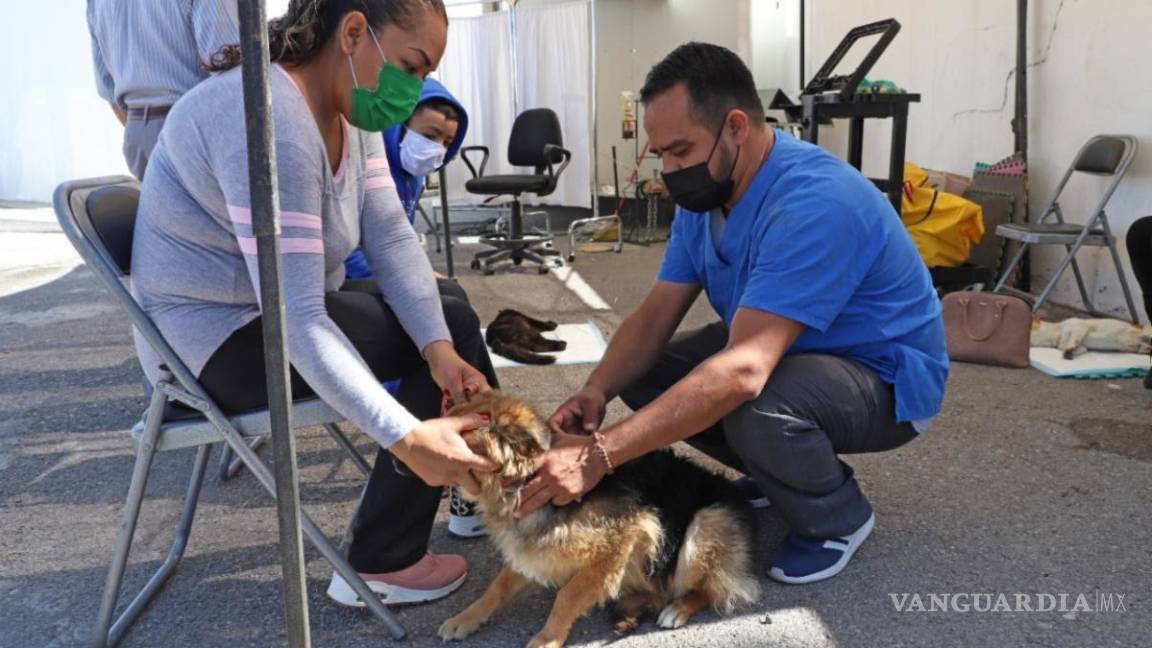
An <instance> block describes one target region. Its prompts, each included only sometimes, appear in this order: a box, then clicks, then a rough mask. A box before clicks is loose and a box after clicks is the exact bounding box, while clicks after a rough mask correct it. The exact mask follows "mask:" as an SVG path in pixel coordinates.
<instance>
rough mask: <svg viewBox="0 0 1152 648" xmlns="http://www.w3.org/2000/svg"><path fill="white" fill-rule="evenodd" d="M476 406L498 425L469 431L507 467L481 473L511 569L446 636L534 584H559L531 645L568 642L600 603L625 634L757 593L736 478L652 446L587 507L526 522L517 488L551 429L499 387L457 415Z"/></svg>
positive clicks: (747, 519) (748, 519) (540, 513)
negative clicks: (649, 621)
mask: <svg viewBox="0 0 1152 648" xmlns="http://www.w3.org/2000/svg"><path fill="white" fill-rule="evenodd" d="M468 413H482V414H487V415H488V416H489V417H490V420H491V424H490V426H489V427H488V428H486V429H481V430H476V431H473V432H469V433H467V434H466V435H465V436H464V438H465V440H466V442H467V443H468V445H469V447H471V448H472V449H473V450H474V451H475V452H477V453H478V454H482V455H484V456H487V457H490V458H492V459H493V460H495V461H496V462H497V463H499V464H500V466H501V469H500V470H499V471H498V472H496V473H492V474H483V475H478V477H479V481H480V483H481V486H482V493H481V495H480V496H479V497H478V498H477V501H478V503H479V507H480V511H481V514H482V516H483V519H484V524H485V525H486V526H487V528H488V533H489V537H490V538H491V539H492V541H493V542H494V543H495V544H496V546H497V548H499V550H500V553H501V554H502V555H503V558H504V566H503V568H502V569H501V570H500V573H499V574H498V575H497V576H496V579H495V580H494V581H493V582H492V584H491V585H489V586H488V589H487V591H485V592H484V594H483V595H482V596H481V597H480V598H479V599H477V600H476V602H475V603H473V604H472V605H470V606H468V608H467V609H465V610H464V611H463V612H461V613H460V614H458V615H456V616H454V617H452V618H451V619H448V620H447V621H445V622H444V624H443V625H441V626H440V636H441V637H442V638H443V639H445V640H449V639H463V638H465V637H467V636H469V635H471V634H472V633H474V632H476V630H477V629H479V628H480V626H481V625H483V624H484V623H485V622H487V621H488V619H489V618H491V616H492V615H493V614H495V613H496V612H497V611H498V610H500V609H501V608H503V607H504V606H505V605H507V604H508V603H509V602H510V601H511V600H512V599H513V598H514V597H515V596H516V595H517V594H519V593H520V592H522V591H524V590H525V589H527V588H528V587H529V585H531V584H533V583H535V584H539V585H543V586H545V587H549V588H557V589H558V590H559V591H558V592H557V594H556V600H555V602H554V604H553V606H552V612H551V614H549V616H548V620H547V622H546V623H545V625H544V628H543V629H541V630H540V632H539V633H537V635H536V636H535V637H533V638H532V640H531V641H530V642H529V643H528V646H529V647H530V648H540V647H548V648H558V647H559V646H562V645H563V644H564V642H565V640H566V639H567V638H568V633H569V632H570V631H571V629H572V624H573V623H574V622H575V621H576V619H578V618H579V617H581V616H582V615H584V614H585V613H586V612H588V611H589V610H590V609H591V608H592V607H593V606H596V605H600V604H605V603H612V604H613V605H614V607H615V611H616V614H617V620H616V622H615V630H616V632H617V634H621V635H622V634H626V633H628V632H630V631H632V630H633V629H635V628H636V627H637V626H638V624H639V620H640V618H641V617H643V616H644V615H646V614H652V615H655V616H657V621H658V624H659V625H660V627H662V628H679V627H680V626H682V625H684V624H685V623H686V622H687V621H688V619H690V618H691V617H692V616H693V615H694V614H696V613H697V612H699V611H701V610H703V609H704V608H707V607H712V608H715V609H716V610H717V611H719V612H721V613H731V612H732V611H733V610H735V609H736V608H737V607H739V606H742V605H749V604H752V603H754V602H755V601H756V600H757V599H758V598H759V595H760V583H759V580H758V579H757V577H756V575H755V574H756V571H755V567H754V560H753V545H754V538H755V531H754V517H753V513H752V510H751V508H750V507H749V505H748V503H747V501H746V500H745V499H744V498H742V497H741V496H740V493H739V491H737V490H736V489H735V487H734V486H733V484H732V483H731V482H729V481H728V480H727V479H725V478H723V477H721V476H719V475H715V474H713V473H711V472H709V471H707V470H705V469H704V468H702V467H700V466H697V465H696V464H693V463H691V462H689V461H688V460H686V459H683V458H681V457H678V456H676V455H674V454H673V453H672V452H670V451H661V452H655V453H651V454H649V455H646V456H645V457H642V458H640V459H637V460H635V461H632V462H630V463H628V464H625V465H623V466H621V467H620V468H619V469H617V470H616V471H615V472H614V473H613V474H611V475H608V476H607V477H605V478H604V480H603V481H601V482H600V484H598V485H597V486H596V488H594V489H593V490H592V491H591V492H590V493H588V494H587V495H585V496H584V497H583V498H582V500H581V501H579V502H575V503H572V504H570V505H568V506H564V507H554V506H552V505H550V504H549V505H546V506H544V507H542V508H540V509H539V510H537V511H535V512H533V513H531V514H529V515H527V516H525V517H524V518H522V519H519V520H518V519H515V518H514V517H513V515H512V514H513V512H514V511H515V510H516V507H517V506H518V504H519V502H520V497H519V491H520V488H521V487H522V485H523V483H524V481H525V480H527V479H528V478H529V477H530V475H531V473H532V471H533V470H534V466H535V459H536V458H537V457H538V456H539V455H541V454H542V453H544V451H545V450H547V449H548V447H549V445H550V442H551V437H552V434H551V432H550V431H549V429H548V426H547V424H546V423H545V421H544V419H543V418H542V417H540V415H539V414H537V413H536V412H535V411H534V410H533V409H532V408H531V407H530V406H528V405H527V404H525V403H524V402H523V401H521V400H518V399H516V398H512V397H510V396H506V395H503V394H501V393H499V392H489V393H486V394H481V395H479V396H477V397H475V398H474V399H473V400H472V402H470V403H468V404H466V405H462V406H460V407H457V408H455V409H454V410H452V412H451V414H453V415H457V414H468ZM513 482H514V483H515V485H513V486H507V484H509V483H513Z"/></svg>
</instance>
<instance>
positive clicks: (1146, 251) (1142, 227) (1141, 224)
mask: <svg viewBox="0 0 1152 648" xmlns="http://www.w3.org/2000/svg"><path fill="white" fill-rule="evenodd" d="M1125 243H1127V245H1128V258H1129V259H1130V261H1131V263H1132V274H1134V275H1136V281H1137V282H1139V283H1140V292H1142V293H1144V313H1145V314H1147V315H1148V319H1149V321H1152V216H1145V217H1144V218H1141V219H1138V220H1137V221H1136V222H1135V223H1132V227H1130V228H1128V236H1127V238H1126V239H1125Z"/></svg>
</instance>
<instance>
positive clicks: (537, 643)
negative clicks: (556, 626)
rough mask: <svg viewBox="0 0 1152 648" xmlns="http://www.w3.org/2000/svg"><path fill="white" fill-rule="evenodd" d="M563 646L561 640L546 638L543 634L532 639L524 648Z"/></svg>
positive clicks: (557, 647)
mask: <svg viewBox="0 0 1152 648" xmlns="http://www.w3.org/2000/svg"><path fill="white" fill-rule="evenodd" d="M563 645H564V640H563V639H557V638H555V637H547V636H545V635H544V633H543V632H541V633H540V634H538V635H536V636H535V637H532V640H531V641H529V642H528V644H527V645H526V646H525V647H524V648H562V646H563Z"/></svg>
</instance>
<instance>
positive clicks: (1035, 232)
mask: <svg viewBox="0 0 1152 648" xmlns="http://www.w3.org/2000/svg"><path fill="white" fill-rule="evenodd" d="M1135 156H1136V138H1135V137H1132V136H1130V135H1097V136H1096V137H1093V138H1092V139H1090V140H1088V143H1087V144H1085V145H1084V146H1083V147H1082V148H1081V149H1080V152H1079V153H1077V154H1076V159H1075V160H1074V161H1073V162H1072V166H1070V167H1068V171H1067V172H1066V173H1065V174H1064V179H1063V180H1061V181H1060V184H1059V186H1057V187H1056V194H1055V195H1054V196H1053V197H1052V202H1051V203H1049V205H1048V208H1047V209H1045V210H1044V214H1043V215H1042V216H1040V218H1039V220H1038V221H1037V222H1035V223H1006V224H1003V225H1000V226H998V227H997V228H996V235H997V236H1000V237H1002V238H1006V239H1010V240H1013V241H1019V242H1020V243H1021V245H1020V249H1019V250H1017V251H1016V255H1015V256H1014V257H1013V258H1012V262H1011V263H1009V264H1008V267H1007V268H1006V269H1005V270H1004V274H1003V275H1001V277H1000V280H999V281H998V282H996V288H995V291H996V292H1010V293H1014V294H1018V295H1020V296H1022V297H1025V298H1029V299H1034V302H1033V305H1032V312H1036V311H1038V310H1040V307H1041V305H1043V304H1044V300H1046V299H1047V298H1048V295H1049V294H1050V293H1051V292H1052V289H1053V288H1055V287H1056V283H1057V282H1058V281H1060V277H1061V275H1063V274H1064V271H1065V270H1067V269H1068V266H1072V272H1073V274H1075V275H1076V286H1077V287H1078V288H1079V289H1080V298H1081V299H1082V300H1083V302H1084V307H1085V309H1086V310H1087V311H1088V312H1089V313H1091V314H1092V315H1095V316H1097V317H1109V315H1107V314H1105V313H1101V312H1100V311H1098V310H1096V308H1095V307H1094V306H1093V305H1092V299H1091V297H1090V296H1089V295H1088V289H1087V288H1086V287H1085V285H1084V276H1083V275H1082V274H1081V272H1080V264H1079V263H1077V261H1076V253H1077V252H1078V251H1079V250H1080V248H1081V247H1084V246H1091V247H1107V248H1108V250H1109V251H1110V252H1111V253H1112V262H1113V263H1114V264H1115V266H1116V276H1118V277H1119V278H1120V288H1121V289H1122V290H1123V291H1124V299H1125V301H1126V302H1127V304H1128V314H1129V315H1130V316H1131V318H1132V322H1133V323H1139V321H1140V320H1139V316H1138V315H1136V304H1135V303H1134V302H1133V301H1132V292H1131V291H1130V290H1129V289H1128V280H1127V279H1125V277H1124V267H1123V266H1122V265H1121V263H1120V254H1119V252H1117V250H1116V237H1115V236H1114V235H1113V234H1112V228H1111V227H1110V226H1109V225H1108V216H1107V215H1106V214H1105V213H1104V207H1105V206H1106V205H1107V204H1108V201H1109V200H1110V199H1111V198H1112V194H1113V192H1115V191H1116V187H1117V185H1119V184H1120V181H1121V180H1122V179H1123V178H1124V174H1125V173H1127V172H1128V167H1129V166H1131V164H1132V159H1133V158H1134V157H1135ZM1075 172H1079V173H1086V174H1089V175H1095V176H1104V177H1111V178H1112V180H1111V182H1109V183H1108V186H1107V188H1106V189H1105V190H1104V195H1103V196H1101V198H1100V200H1099V202H1098V203H1097V204H1096V206H1095V207H1094V208H1093V210H1092V212H1091V215H1090V216H1089V218H1088V219H1087V221H1086V222H1085V223H1084V224H1083V225H1077V224H1076V223H1066V222H1065V221H1064V213H1063V211H1062V210H1061V208H1060V203H1059V199H1060V194H1061V193H1063V191H1064V187H1066V186H1067V185H1068V180H1069V179H1070V178H1071V177H1072V174H1073V173H1075ZM1049 216H1055V222H1045V221H1046V220H1047V219H1048V217H1049ZM1031 245H1063V246H1064V249H1065V250H1066V251H1067V254H1065V255H1064V258H1063V259H1062V260H1061V261H1060V265H1058V266H1057V267H1056V271H1055V272H1054V273H1053V274H1052V278H1051V279H1050V280H1049V281H1048V284H1047V285H1046V286H1044V290H1043V291H1041V293H1040V295H1039V296H1038V297H1037V296H1034V295H1032V294H1030V293H1026V292H1023V291H1020V290H1016V289H1015V288H1011V287H1009V286H1007V285H1006V284H1007V283H1008V281H1009V280H1010V279H1011V278H1012V275H1013V273H1014V272H1015V271H1016V267H1017V266H1018V265H1019V264H1020V261H1021V260H1023V258H1024V254H1025V253H1026V252H1027V250H1028V247H1029V246H1031Z"/></svg>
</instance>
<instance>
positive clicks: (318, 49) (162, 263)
mask: <svg viewBox="0 0 1152 648" xmlns="http://www.w3.org/2000/svg"><path fill="white" fill-rule="evenodd" d="M447 23H448V19H447V14H446V12H445V9H444V5H443V3H442V0H294V1H293V2H292V3H291V5H290V8H289V10H288V13H287V14H286V15H285V16H284V17H283V18H281V19H279V20H277V21H274V22H273V23H272V24H271V39H270V43H271V51H272V59H273V61H275V63H274V65H273V68H274V69H273V70H272V73H271V75H270V79H271V94H272V111H273V120H274V124H275V147H276V155H277V162H278V169H277V173H278V180H279V191H280V196H279V198H280V205H281V208H282V210H283V211H282V221H281V224H282V226H283V237H282V239H281V252H282V254H283V268H284V296H285V308H286V313H287V335H288V348H289V353H290V355H291V361H292V367H293V375H292V378H293V381H292V390H293V393H294V394H297V395H300V394H309V393H315V394H316V395H319V396H320V397H321V398H323V399H324V400H325V401H326V402H327V403H329V404H330V405H331V406H332V407H334V408H335V409H336V410H337V411H339V412H340V413H341V414H343V415H344V416H345V417H347V419H348V420H349V421H351V422H352V423H354V424H355V425H357V426H358V427H359V428H360V429H362V430H364V431H365V432H366V433H367V434H369V435H370V436H372V438H374V439H375V440H376V441H378V442H379V443H380V445H381V447H382V449H381V450H380V452H379V453H378V455H377V458H376V465H375V468H374V469H373V472H372V475H371V477H370V478H369V481H368V485H367V487H366V489H365V493H364V496H363V498H362V500H361V503H360V506H359V509H358V511H357V513H356V518H355V520H354V521H353V524H352V541H351V545H350V547H349V561H350V562H351V564H352V566H353V567H354V568H356V570H357V571H359V572H361V573H362V574H363V575H364V577H365V579H366V580H367V581H368V584H369V586H370V587H372V588H373V590H375V591H378V592H380V593H381V594H382V595H384V597H385V598H386V600H387V602H388V603H413V602H422V601H429V600H434V599H436V598H440V597H442V596H445V595H447V594H448V593H450V592H452V591H453V590H455V589H456V588H457V587H459V585H460V584H461V583H462V582H463V580H464V577H465V575H466V573H467V564H466V562H465V561H464V559H463V558H462V557H460V556H451V555H436V554H432V553H430V552H428V549H427V545H428V536H429V533H430V531H431V527H432V523H433V520H434V518H435V515H436V509H437V507H438V505H439V501H440V488H439V487H440V486H444V485H459V486H461V487H463V488H465V489H467V490H475V489H476V488H477V485H476V482H475V478H474V477H473V476H472V475H471V474H470V473H469V470H473V471H477V470H479V471H491V470H494V469H495V465H494V464H493V463H492V462H491V461H489V460H488V459H486V458H484V457H480V456H477V455H475V454H473V453H472V452H471V451H470V450H469V449H468V447H467V446H466V445H465V443H464V442H463V440H462V439H461V437H460V433H461V432H462V431H464V430H467V429H472V428H475V427H479V426H480V425H481V424H482V421H481V420H480V419H479V418H477V417H459V418H451V419H449V418H439V417H440V415H441V409H440V405H441V400H442V396H450V397H451V398H452V399H454V400H456V401H457V402H462V401H463V400H464V399H466V398H467V395H468V394H469V393H473V392H475V391H480V390H486V389H488V388H489V387H494V386H495V382H496V377H495V374H494V372H493V370H492V364H491V361H490V360H489V358H488V355H487V349H486V347H485V346H484V342H483V340H482V339H481V337H480V331H479V320H478V318H477V317H476V314H475V313H474V312H473V311H472V309H471V307H469V306H468V304H467V303H466V302H464V301H462V300H460V299H458V298H455V297H450V296H442V295H441V294H440V291H438V289H437V283H436V281H435V279H434V277H433V273H432V268H431V265H430V263H429V262H428V259H427V257H426V256H425V254H424V250H423V248H422V247H421V246H420V244H419V242H418V240H417V237H416V234H415V232H414V230H413V229H412V226H411V225H410V224H409V222H408V219H407V218H406V217H405V214H404V209H403V207H402V206H401V204H400V200H399V198H398V197H397V195H396V189H395V186H394V184H393V180H392V177H391V174H390V173H389V170H388V161H387V158H386V156H385V153H384V150H383V146H382V142H381V138H380V135H379V134H378V133H377V132H374V131H379V130H380V129H382V128H384V127H386V126H388V125H390V124H391V123H399V122H402V121H403V120H404V119H406V118H407V117H408V114H409V113H410V112H411V110H412V108H413V107H414V106H415V102H416V99H417V97H418V96H419V90H420V85H421V81H420V79H422V78H423V77H425V76H426V75H427V74H428V73H429V72H430V71H431V70H433V69H434V68H435V66H436V65H437V63H438V62H439V60H440V57H441V55H442V54H443V51H444V46H445V41H446V38H447ZM237 62H238V50H237V49H236V48H234V47H230V48H225V49H224V50H221V51H220V52H219V53H218V54H217V55H216V56H215V57H214V60H213V64H214V67H215V68H216V69H217V70H221V72H220V74H217V75H215V76H214V77H212V78H211V79H209V80H207V81H205V82H203V83H201V84H200V85H198V86H197V87H195V88H194V89H193V90H191V91H190V92H189V93H187V94H186V95H184V97H183V98H181V99H180V100H179V101H178V102H177V103H176V105H175V106H174V107H173V109H172V111H171V113H170V114H169V118H168V121H167V124H166V125H165V127H164V130H163V132H162V133H161V136H160V141H159V144H158V145H157V147H156V150H155V151H154V153H153V155H152V158H151V160H150V162H149V167H148V173H147V175H146V177H145V179H144V187H143V192H142V195H141V200H140V211H139V216H138V220H137V229H136V235H135V242H134V247H133V259H132V277H133V285H132V289H133V292H134V293H135V294H136V296H137V297H138V299H139V300H140V301H141V303H142V304H143V306H144V308H145V310H146V311H147V312H148V313H149V314H150V315H151V316H152V318H153V319H154V320H155V321H156V323H157V325H158V326H159V327H160V329H161V331H163V332H164V334H165V335H166V336H167V338H168V340H169V341H171V343H172V344H173V346H174V347H175V349H176V351H177V352H178V353H179V354H180V355H181V357H182V358H183V359H184V360H185V361H186V362H187V363H188V364H189V365H190V366H191V367H192V369H193V371H196V372H197V373H198V375H199V377H200V380H201V382H202V383H203V385H204V388H205V389H206V390H207V391H208V392H209V393H210V394H212V396H213V397H214V398H216V399H217V401H218V402H219V403H220V404H221V406H222V407H223V408H224V409H225V410H229V411H241V410H244V409H251V408H255V407H260V406H263V405H264V404H265V401H266V395H265V393H264V385H265V381H264V366H263V357H262V343H261V328H260V304H259V302H258V300H257V290H256V286H258V277H257V272H258V271H257V266H256V242H255V239H254V237H253V232H252V215H251V211H250V202H249V196H248V170H247V149H246V144H245V133H244V111H243V93H242V89H241V78H240V72H239V70H238V69H234V68H235V66H236V63H237ZM230 68H231V69H230ZM373 87H375V89H373ZM358 244H359V245H360V246H361V248H362V249H363V250H364V252H365V253H366V255H367V257H368V260H369V262H370V263H371V265H372V268H373V271H374V275H375V277H376V278H377V281H376V283H375V284H374V285H368V286H364V285H358V286H347V285H345V283H344V259H346V258H347V257H348V254H349V253H350V252H351V251H352V250H353V249H354V248H355V247H356V246H357V245H358ZM137 349H138V351H139V354H140V358H141V363H142V365H143V368H144V371H145V373H146V374H147V375H148V376H149V378H150V379H152V380H155V378H156V375H157V373H158V370H159V366H158V362H157V360H156V358H155V356H154V355H153V354H152V353H151V352H150V350H149V347H148V345H147V344H146V343H144V342H143V340H137ZM396 378H400V379H401V380H402V387H401V388H400V391H399V394H398V397H397V398H393V397H392V396H391V395H390V394H389V393H388V392H387V391H386V390H384V389H383V388H382V387H381V382H382V381H383V380H391V379H396ZM394 458H395V459H396V460H398V461H397V462H395V463H394V461H393V459H394ZM401 462H402V464H401ZM405 466H406V467H407V469H404V467H405ZM413 473H415V474H414V475H413ZM328 592H329V595H330V596H332V597H333V598H334V599H336V600H337V601H339V602H341V603H344V604H347V605H356V606H359V605H363V604H362V602H360V601H359V600H358V599H357V597H356V595H355V594H354V593H353V592H352V590H351V588H350V587H349V586H348V584H347V583H345V582H344V581H343V579H341V578H340V577H339V576H335V575H334V576H333V581H332V584H331V585H330V587H329V590H328Z"/></svg>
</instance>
